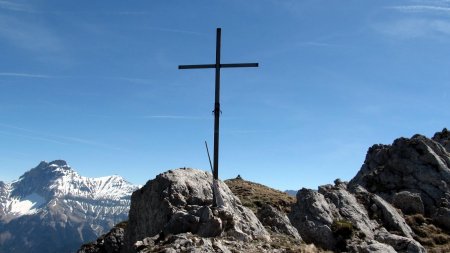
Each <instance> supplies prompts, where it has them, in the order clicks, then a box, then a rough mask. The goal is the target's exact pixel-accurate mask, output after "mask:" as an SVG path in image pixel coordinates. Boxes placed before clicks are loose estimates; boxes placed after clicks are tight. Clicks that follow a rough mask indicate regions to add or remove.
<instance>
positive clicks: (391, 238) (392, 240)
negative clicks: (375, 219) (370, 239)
mask: <svg viewBox="0 0 450 253" xmlns="http://www.w3.org/2000/svg"><path fill="white" fill-rule="evenodd" d="M375 238H376V240H377V241H379V242H382V243H385V244H388V245H391V246H392V247H393V248H394V249H395V250H396V251H398V252H407V253H425V252H426V250H425V248H424V247H423V246H422V245H420V243H418V242H417V241H415V240H414V239H412V238H407V237H403V236H399V235H395V234H391V233H389V232H388V231H387V230H386V229H384V228H382V229H380V230H379V231H378V232H377V234H376V236H375Z"/></svg>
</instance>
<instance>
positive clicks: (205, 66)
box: [178, 63, 258, 69]
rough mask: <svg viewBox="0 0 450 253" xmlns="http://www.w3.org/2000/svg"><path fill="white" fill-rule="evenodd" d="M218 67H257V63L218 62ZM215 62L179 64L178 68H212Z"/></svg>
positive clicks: (214, 66)
mask: <svg viewBox="0 0 450 253" xmlns="http://www.w3.org/2000/svg"><path fill="white" fill-rule="evenodd" d="M219 67H220V68H243V67H258V63H226V64H220V66H219ZM213 68H216V64H199V65H179V66H178V69H213Z"/></svg>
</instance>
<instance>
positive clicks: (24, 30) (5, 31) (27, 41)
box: [0, 15, 65, 55]
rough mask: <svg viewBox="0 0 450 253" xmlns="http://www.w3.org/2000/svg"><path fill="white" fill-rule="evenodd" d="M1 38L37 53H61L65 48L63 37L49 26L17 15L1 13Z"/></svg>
mask: <svg viewBox="0 0 450 253" xmlns="http://www.w3.org/2000/svg"><path fill="white" fill-rule="evenodd" d="M0 39H4V40H5V41H9V42H10V43H11V44H12V45H14V46H17V47H20V48H21V49H25V50H27V51H31V52H33V53H36V54H45V55H47V54H55V53H58V55H60V54H61V52H63V51H64V48H65V47H64V44H63V42H62V41H61V39H60V38H59V37H58V36H57V35H56V34H55V33H54V32H53V31H51V30H50V29H48V28H47V27H45V26H43V25H40V24H37V23H35V22H33V21H32V20H26V19H19V18H18V17H15V16H6V15H0Z"/></svg>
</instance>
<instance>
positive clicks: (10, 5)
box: [0, 0, 36, 13]
mask: <svg viewBox="0 0 450 253" xmlns="http://www.w3.org/2000/svg"><path fill="white" fill-rule="evenodd" d="M0 9H5V10H10V11H19V12H29V13H35V12H36V11H35V10H34V9H33V8H32V7H31V6H30V5H26V4H21V3H17V1H15V2H12V1H5V0H0Z"/></svg>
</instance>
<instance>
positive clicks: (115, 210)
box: [0, 160, 138, 253]
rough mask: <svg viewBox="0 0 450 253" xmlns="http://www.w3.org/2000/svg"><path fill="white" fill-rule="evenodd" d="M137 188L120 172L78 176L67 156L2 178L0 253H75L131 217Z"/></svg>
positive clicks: (0, 185)
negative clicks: (7, 179)
mask: <svg viewBox="0 0 450 253" xmlns="http://www.w3.org/2000/svg"><path fill="white" fill-rule="evenodd" d="M136 189H138V186H135V185H132V184H131V183H129V182H127V181H126V180H124V179H123V178H122V177H120V176H107V177H99V178H88V177H84V176H80V175H79V174H78V173H77V172H76V171H74V170H73V169H72V168H71V167H70V166H69V165H68V164H67V163H66V162H65V161H63V160H55V161H52V162H50V163H48V162H41V163H39V165H38V166H36V167H35V168H33V169H31V170H29V171H27V172H25V173H24V174H23V175H22V176H21V177H20V178H19V180H17V181H14V182H12V183H4V182H2V181H0V253H3V252H5V253H6V252H11V253H12V252H37V253H40V252H46V253H50V252H74V251H75V250H76V249H77V247H78V246H79V245H80V244H82V243H83V242H86V241H90V240H93V239H95V238H97V237H98V236H99V235H101V234H102V233H105V232H106V231H108V230H109V229H110V228H111V227H113V226H114V225H115V224H117V223H118V222H120V221H123V220H126V219H127V216H128V211H129V206H130V196H131V193H132V192H133V191H135V190H136ZM49 240H51V241H52V243H48V242H49Z"/></svg>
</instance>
